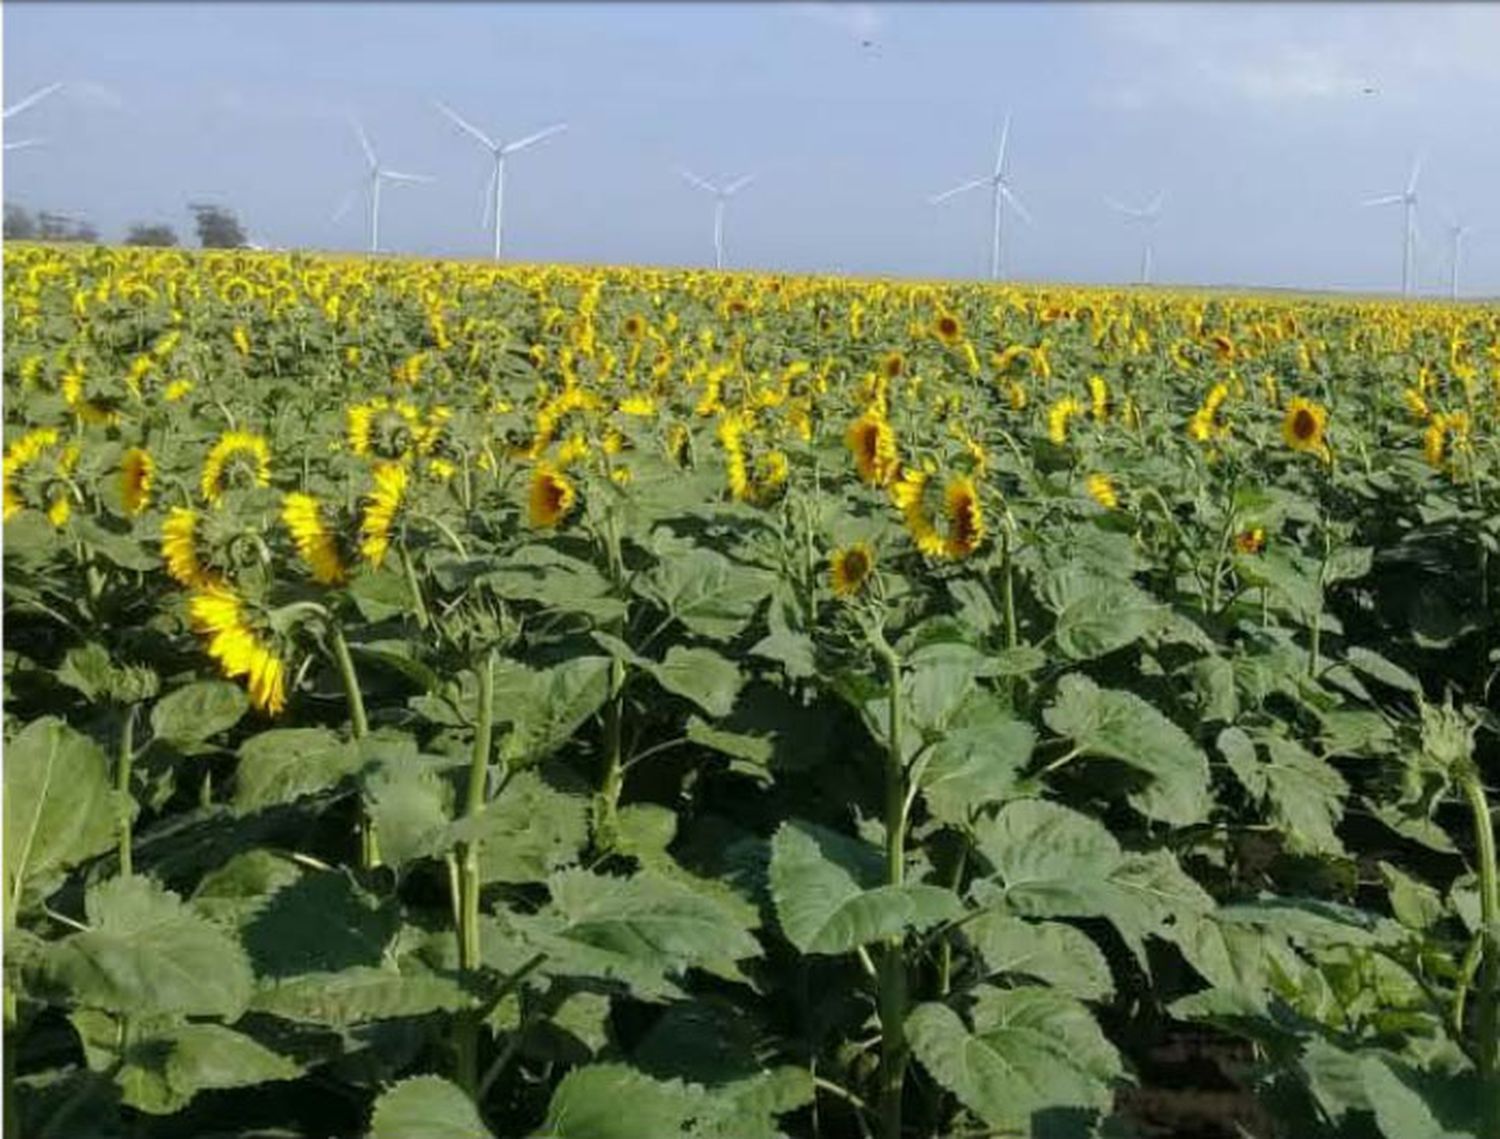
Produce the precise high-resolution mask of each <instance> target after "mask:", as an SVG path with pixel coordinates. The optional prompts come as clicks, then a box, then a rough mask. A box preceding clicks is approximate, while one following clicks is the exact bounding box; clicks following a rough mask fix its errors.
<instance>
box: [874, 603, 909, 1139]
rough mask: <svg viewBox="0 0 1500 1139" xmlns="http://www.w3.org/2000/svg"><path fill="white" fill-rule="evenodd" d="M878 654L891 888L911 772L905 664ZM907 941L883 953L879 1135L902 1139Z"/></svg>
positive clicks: (879, 644)
mask: <svg viewBox="0 0 1500 1139" xmlns="http://www.w3.org/2000/svg"><path fill="white" fill-rule="evenodd" d="M874 647H875V652H876V655H877V656H878V657H879V658H880V660H881V663H882V664H883V666H884V668H885V674H886V684H887V685H888V686H889V690H890V697H889V698H890V706H889V707H890V711H889V716H890V730H889V733H888V736H887V740H886V752H885V874H886V884H887V885H888V886H900V885H901V884H902V882H903V880H904V878H905V868H906V847H905V834H906V772H905V769H904V767H903V765H902V750H901V749H902V739H901V736H902V722H901V711H902V709H901V661H900V658H898V657H897V656H896V652H895V650H894V649H892V648H891V646H890V645H889V644H887V643H886V640H885V637H884V635H883V634H882V633H879V632H878V631H877V632H876V635H875V646H874ZM904 949H905V939H904V938H903V937H902V936H901V935H900V934H897V935H895V936H894V937H890V938H888V939H887V940H886V942H885V945H884V947H883V951H882V953H881V954H880V963H879V976H878V984H879V997H878V1001H877V1004H878V1010H879V1016H880V1134H881V1137H882V1139H900V1136H901V1091H902V1086H903V1084H904V1083H905V1081H906V1063H907V1043H906V1012H907V977H906V959H905V954H904Z"/></svg>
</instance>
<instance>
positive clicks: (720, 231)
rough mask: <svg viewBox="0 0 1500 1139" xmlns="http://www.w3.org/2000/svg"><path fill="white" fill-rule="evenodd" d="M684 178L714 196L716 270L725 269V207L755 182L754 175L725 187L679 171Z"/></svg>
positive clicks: (687, 171) (687, 172)
mask: <svg viewBox="0 0 1500 1139" xmlns="http://www.w3.org/2000/svg"><path fill="white" fill-rule="evenodd" d="M678 173H680V174H681V175H682V176H683V177H684V178H686V179H687V180H688V181H689V182H691V183H692V184H693V185H694V186H697V187H698V189H700V190H707V191H708V192H709V193H710V194H712V195H713V196H714V268H715V269H723V268H724V207H725V206H726V205H727V204H728V202H729V199H730V198H732V197H734V196H735V195H736V194H737V193H739V192H740V191H741V190H743V189H744V188H745V187H746V186H748V185H750V183H751V182H753V181H754V180H755V175H754V174H746V175H744V176H743V177H741V178H736V179H735V180H734V181H733V182H730V183H728V184H726V185H724V186H715V185H714V184H713V183H711V182H709V181H707V180H706V179H704V178H700V177H698V175H696V174H694V173H693V172H692V171H690V170H680V171H678Z"/></svg>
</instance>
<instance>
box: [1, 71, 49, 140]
mask: <svg viewBox="0 0 1500 1139" xmlns="http://www.w3.org/2000/svg"><path fill="white" fill-rule="evenodd" d="M61 89H62V84H61V83H49V84H47V86H45V87H43V88H41V89H40V90H38V91H33V92H32V93H31V94H30V95H27V96H26V98H24V99H22V100H21V101H20V102H19V103H14V104H12V105H11V106H9V107H6V108H5V111H4V113H3V115H0V118H3V119H8V118H10V117H11V116H12V115H19V114H20V113H21V112H22V111H24V110H26V108H27V107H34V106H35V105H36V104H38V103H40V102H41V101H42V100H43V99H45V98H46V97H47V96H48V95H51V94H53V93H54V92H56V91H59V90H61ZM42 141H43V140H42V139H39V138H24V139H17V140H16V141H15V142H6V144H5V147H4V149H6V150H20V149H22V148H23V147H27V146H40V145H41V143H42Z"/></svg>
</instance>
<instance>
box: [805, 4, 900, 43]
mask: <svg viewBox="0 0 1500 1139" xmlns="http://www.w3.org/2000/svg"><path fill="white" fill-rule="evenodd" d="M791 8H792V11H794V12H797V13H799V14H801V15H803V16H806V17H807V18H808V19H811V20H815V21H817V22H818V23H820V24H822V25H824V26H825V27H829V28H836V29H838V30H839V31H842V32H844V33H846V34H848V35H851V36H853V37H854V38H855V39H859V40H867V39H871V38H873V37H874V35H875V33H876V32H878V31H880V29H881V28H882V27H884V26H885V16H884V15H883V14H882V13H881V11H880V9H879V8H877V7H876V6H875V5H874V4H816V3H801V4H793V5H791Z"/></svg>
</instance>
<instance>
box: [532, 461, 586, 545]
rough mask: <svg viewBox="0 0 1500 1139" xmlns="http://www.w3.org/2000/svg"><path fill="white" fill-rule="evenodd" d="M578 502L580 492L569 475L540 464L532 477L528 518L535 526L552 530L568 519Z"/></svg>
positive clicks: (545, 464)
mask: <svg viewBox="0 0 1500 1139" xmlns="http://www.w3.org/2000/svg"><path fill="white" fill-rule="evenodd" d="M577 500H578V491H577V490H576V489H575V488H574V486H573V482H572V480H571V479H569V478H568V476H567V475H565V474H563V473H562V471H560V470H558V469H557V468H556V467H553V466H551V465H550V464H547V463H538V464H537V465H536V469H535V470H534V471H533V472H532V475H531V492H530V494H529V495H528V496H527V502H526V512H527V517H528V519H529V520H530V522H531V524H532V525H533V526H536V527H538V528H541V529H551V528H552V527H555V526H557V525H558V524H559V523H561V522H562V520H563V519H564V518H566V517H567V516H568V514H569V512H570V511H572V509H573V504H574V503H575V502H577Z"/></svg>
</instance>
